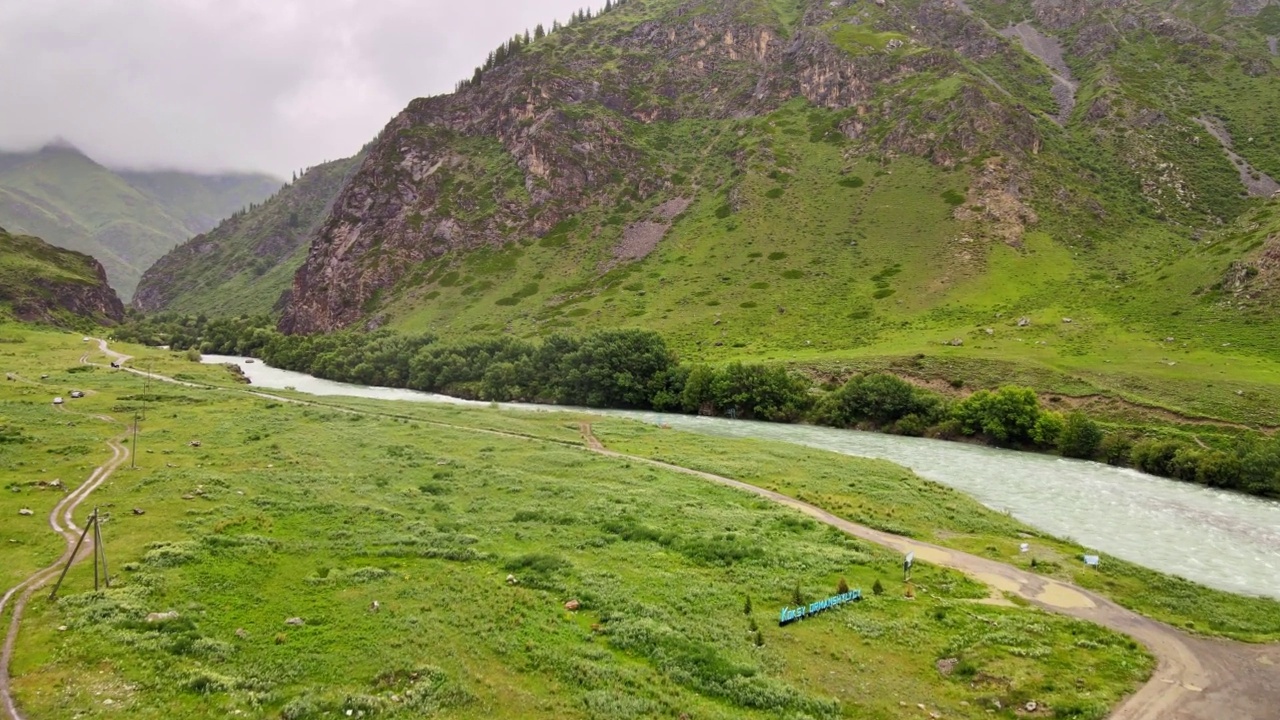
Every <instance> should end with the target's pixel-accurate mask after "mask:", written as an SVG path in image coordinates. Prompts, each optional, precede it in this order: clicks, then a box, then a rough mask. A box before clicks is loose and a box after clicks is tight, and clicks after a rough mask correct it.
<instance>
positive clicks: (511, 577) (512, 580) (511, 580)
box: [507, 575, 520, 585]
mask: <svg viewBox="0 0 1280 720" xmlns="http://www.w3.org/2000/svg"><path fill="white" fill-rule="evenodd" d="M507 584H508V585H519V584H520V581H519V580H517V579H516V576H515V575H508V576H507Z"/></svg>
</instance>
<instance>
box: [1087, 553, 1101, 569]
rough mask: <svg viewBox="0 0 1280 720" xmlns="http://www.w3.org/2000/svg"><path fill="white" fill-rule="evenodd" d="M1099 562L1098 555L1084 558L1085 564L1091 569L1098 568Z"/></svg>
mask: <svg viewBox="0 0 1280 720" xmlns="http://www.w3.org/2000/svg"><path fill="white" fill-rule="evenodd" d="M1099 560H1100V558H1099V557H1098V556H1097V555H1085V556H1084V564H1085V565H1088V566H1089V567H1098V561H1099Z"/></svg>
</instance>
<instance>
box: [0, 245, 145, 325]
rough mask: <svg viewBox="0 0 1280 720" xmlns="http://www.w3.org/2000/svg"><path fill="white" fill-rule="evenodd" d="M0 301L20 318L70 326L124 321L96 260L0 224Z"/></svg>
mask: <svg viewBox="0 0 1280 720" xmlns="http://www.w3.org/2000/svg"><path fill="white" fill-rule="evenodd" d="M0 306H8V309H9V311H10V312H11V313H12V315H13V317H15V318H17V319H18V320H21V321H23V322H32V323H41V324H49V325H58V326H72V325H79V324H82V321H85V320H89V321H92V322H95V323H99V324H104V325H110V324H115V323H119V322H123V321H124V304H123V303H122V302H120V298H119V297H118V296H117V295H116V293H115V291H114V290H112V289H111V286H110V285H108V284H107V273H106V270H104V269H103V267H102V263H99V262H98V261H97V260H94V259H93V258H91V257H89V256H88V255H84V254H82V253H78V252H73V251H71V250H63V249H61V248H56V247H54V246H52V245H49V244H48V243H46V242H44V241H43V240H40V239H39V238H33V237H26V236H20V235H17V236H15V235H10V234H9V233H8V232H7V231H5V230H4V229H3V228H0Z"/></svg>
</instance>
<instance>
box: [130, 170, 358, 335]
mask: <svg viewBox="0 0 1280 720" xmlns="http://www.w3.org/2000/svg"><path fill="white" fill-rule="evenodd" d="M357 164H358V160H357V159H355V158H349V159H346V160H337V161H334V162H330V163H325V164H323V165H319V166H316V167H314V168H311V169H310V170H308V171H306V172H305V173H303V174H302V176H301V177H299V178H298V179H297V180H296V181H295V182H293V183H292V184H289V185H286V186H285V187H284V188H283V189H282V190H281V191H280V192H279V193H277V194H275V195H274V196H272V197H271V198H269V199H268V200H267V201H266V202H264V203H263V204H262V205H261V206H260V207H257V208H255V209H253V210H252V211H249V212H247V213H246V212H236V213H234V214H232V215H231V216H230V217H229V218H228V219H227V220H225V221H223V222H222V223H220V224H219V225H218V226H217V227H216V228H214V229H213V230H211V231H209V232H208V233H206V234H203V235H198V236H196V237H195V238H192V239H191V240H189V241H187V242H185V243H183V244H182V245H179V246H178V247H176V248H174V249H173V250H171V251H169V252H168V253H167V254H166V255H165V256H164V257H163V258H161V259H160V260H158V261H157V262H156V264H155V265H153V266H151V267H150V268H148V269H147V271H146V272H145V273H144V274H143V276H142V279H141V280H140V281H139V284H138V289H137V292H136V294H135V295H134V298H133V305H134V307H137V308H138V309H140V310H143V311H145V312H158V311H170V312H182V313H208V314H211V315H240V314H243V313H249V314H252V315H259V314H268V313H271V312H273V311H276V312H278V310H279V307H280V306H281V304H282V302H283V299H282V297H281V296H282V295H283V294H284V293H285V292H286V291H287V290H288V289H289V285H290V284H291V283H292V281H293V274H294V272H296V271H297V269H298V267H299V266H300V265H302V261H303V260H304V259H305V258H306V253H307V248H308V241H309V240H310V238H311V235H312V233H313V232H314V231H315V229H316V227H318V226H319V224H320V222H321V221H322V220H323V219H324V216H325V213H327V212H328V210H329V207H330V205H331V204H332V203H333V199H334V198H335V197H336V196H337V194H338V192H339V191H340V190H341V189H342V186H343V184H344V183H345V182H346V180H347V178H348V176H349V175H350V173H351V172H352V170H353V169H354V168H355V167H356V166H357Z"/></svg>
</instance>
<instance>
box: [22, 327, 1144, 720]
mask: <svg viewBox="0 0 1280 720" xmlns="http://www.w3.org/2000/svg"><path fill="white" fill-rule="evenodd" d="M4 334H5V336H6V337H10V338H11V340H12V342H11V344H8V345H5V346H4V347H2V348H0V362H2V363H3V364H4V365H5V369H6V370H13V371H18V372H19V373H21V374H22V375H23V376H34V372H35V371H36V370H37V369H39V368H45V369H46V371H47V368H55V369H56V368H66V370H63V371H58V370H54V372H52V373H51V376H50V378H49V379H48V380H47V381H46V382H44V383H40V384H38V385H25V384H24V385H16V384H6V385H5V386H4V387H3V388H0V413H2V417H3V420H2V421H0V424H3V425H4V426H6V427H9V426H16V427H19V428H21V429H22V433H21V437H20V438H19V440H18V441H17V442H14V443H9V444H7V445H6V446H5V447H6V452H5V455H4V456H2V458H0V462H2V463H4V464H5V466H6V467H8V468H10V469H17V468H21V467H26V466H28V465H29V464H30V463H32V462H35V461H36V460H37V456H38V458H39V461H40V463H41V466H42V467H44V468H46V469H47V470H48V473H46V474H47V475H49V476H50V477H59V478H61V479H62V480H63V481H64V482H66V483H68V484H69V485H72V486H74V485H75V484H76V483H78V482H79V481H81V480H82V479H83V478H84V477H87V476H88V473H89V471H90V467H91V466H92V465H93V464H94V463H95V462H96V461H98V460H101V459H105V457H106V455H107V453H106V448H105V445H104V443H103V440H104V439H105V438H107V437H111V436H112V435H118V434H122V433H123V431H124V426H123V425H120V424H114V423H102V422H98V421H93V420H91V419H90V418H89V417H88V416H89V415H95V414H101V413H106V414H109V415H114V416H120V415H124V414H129V413H132V411H133V410H134V409H135V408H136V407H138V406H139V405H140V403H142V402H143V401H144V398H143V396H142V395H141V394H140V393H141V383H142V380H141V379H140V378H138V377H137V376H133V375H128V374H125V373H112V372H109V371H104V370H91V371H88V372H80V371H75V370H76V368H77V362H76V359H77V358H78V357H79V356H80V354H82V353H83V352H84V348H83V344H82V343H80V342H79V338H71V337H66V336H51V335H46V334H36V333H26V332H23V331H19V330H15V329H12V328H6V329H5V331H4ZM157 360H158V363H159V364H158V368H159V369H161V370H162V371H164V372H169V373H175V372H176V373H183V374H185V373H191V374H194V376H196V377H206V376H209V374H210V373H222V378H224V379H228V376H226V375H225V371H222V370H221V369H219V368H213V367H204V366H191V365H187V366H184V365H182V364H179V363H178V362H177V361H176V360H175V359H174V358H173V356H170V355H168V354H163V355H160V356H159V357H157ZM187 368H189V369H187ZM184 370H185V372H184ZM72 371H75V372H72ZM72 385H74V386H75V387H78V388H82V389H85V390H89V391H90V393H89V396H88V397H87V398H85V399H83V400H77V401H75V403H73V404H72V405H71V406H69V407H67V408H66V409H65V410H62V411H59V410H56V409H54V408H53V407H52V406H50V405H49V404H48V396H49V395H50V393H52V392H60V391H61V390H59V389H60V388H63V387H68V386H72ZM145 402H146V403H147V408H148V410H147V417H148V419H147V421H145V422H144V423H143V424H142V426H141V433H140V436H139V441H138V442H139V445H138V447H139V448H140V451H141V454H140V455H139V456H138V468H137V469H136V470H133V469H128V468H123V469H121V470H120V471H118V472H117V474H116V475H115V476H114V477H113V478H112V479H111V480H110V482H109V483H108V484H107V485H105V486H104V487H103V488H102V489H100V490H99V491H98V493H99V494H98V495H97V497H96V500H95V502H96V504H99V505H100V506H101V507H103V508H109V509H110V510H109V511H110V513H111V515H110V520H109V521H108V522H107V523H105V524H104V526H103V533H104V536H105V537H106V542H107V543H108V548H109V552H110V553H111V559H112V567H113V568H114V569H115V573H116V574H115V576H114V577H115V582H114V586H113V588H112V589H111V590H107V591H105V592H101V593H94V592H90V591H89V590H88V589H87V588H88V587H92V571H91V569H90V568H89V567H87V566H84V565H81V566H79V567H77V568H75V569H74V570H73V571H72V572H71V574H70V575H69V577H68V580H67V583H66V585H65V587H64V591H63V598H62V599H61V600H60V601H59V602H57V603H43V602H38V603H33V604H32V605H31V606H30V608H29V609H28V613H29V614H28V615H27V617H26V619H25V620H24V624H23V628H24V630H23V633H22V634H21V636H20V640H19V645H18V649H17V653H16V656H15V665H14V668H13V675H14V682H13V686H14V689H15V691H16V694H17V698H18V701H19V703H20V706H21V707H22V709H23V710H24V711H25V712H26V713H29V714H31V715H33V716H39V717H45V718H64V717H65V718H71V717H74V716H76V715H77V714H82V713H83V710H84V708H85V707H86V705H91V706H93V707H102V706H103V702H104V700H106V699H110V700H111V701H112V702H111V705H113V706H115V707H117V708H121V709H124V710H126V711H127V712H128V713H129V714H130V715H131V716H133V717H140V718H159V717H163V716H166V715H168V716H172V715H174V714H178V715H181V716H183V717H223V716H225V715H228V714H236V715H238V714H246V715H249V716H273V717H274V716H281V717H288V718H311V717H324V716H325V715H326V714H327V715H328V716H331V717H332V716H341V715H345V713H346V712H347V711H351V712H352V713H353V715H354V714H355V713H357V712H360V711H363V712H365V713H366V715H368V714H373V713H377V714H379V715H380V716H383V717H421V716H422V715H423V714H424V713H438V714H440V715H442V716H447V717H456V718H473V717H474V718H478V717H495V716H496V717H525V718H542V717H548V718H550V717H556V718H566V717H568V718H611V719H612V718H620V717H646V716H653V715H659V716H667V715H671V716H675V715H679V714H685V715H687V716H688V717H690V718H701V719H709V718H767V717H795V716H799V715H801V714H803V715H805V716H808V717H814V718H835V717H844V716H850V715H853V716H858V717H871V718H875V717H882V718H892V717H902V716H903V715H902V710H901V706H900V704H899V703H900V702H902V701H903V699H904V698H905V699H906V700H910V703H911V707H912V709H913V711H914V706H915V704H916V703H922V704H925V705H926V706H927V707H928V708H929V709H930V710H931V711H934V712H939V713H941V714H943V715H944V716H946V717H952V718H985V717H991V716H992V714H991V713H990V712H989V711H990V710H993V709H994V708H996V707H997V706H996V704H995V701H996V700H998V701H999V702H1000V706H1001V707H1003V708H1005V709H1006V710H1003V711H1002V712H1004V713H1005V715H996V716H997V717H1001V716H1009V717H1012V715H1010V714H1009V711H1008V710H1007V708H1011V707H1014V706H1019V705H1021V704H1022V703H1025V702H1026V701H1027V700H1029V699H1036V700H1037V701H1038V702H1040V703H1042V704H1047V706H1048V707H1050V708H1057V709H1059V710H1060V711H1061V712H1062V714H1063V715H1064V716H1067V717H1081V718H1101V717H1104V716H1105V714H1106V712H1107V710H1108V708H1109V707H1110V706H1111V705H1112V704H1113V703H1114V702H1116V701H1117V700H1118V699H1119V698H1120V697H1121V696H1122V695H1123V694H1124V693H1126V692H1127V691H1128V690H1130V689H1131V688H1132V687H1134V686H1135V685H1136V684H1137V683H1138V682H1141V681H1142V680H1143V679H1145V677H1146V676H1147V675H1148V674H1149V672H1150V668H1151V660H1150V659H1149V658H1148V657H1146V655H1145V654H1144V653H1143V652H1142V651H1141V650H1140V649H1138V648H1137V647H1136V646H1135V645H1134V644H1133V643H1132V642H1130V641H1129V640H1127V639H1125V638H1122V637H1119V636H1117V635H1115V634H1112V633H1110V632H1106V631H1102V630H1100V629H1098V628H1096V627H1093V626H1090V625H1088V624H1087V623H1083V622H1078V621H1073V620H1068V619H1064V618H1062V617H1058V616H1052V615H1047V614H1045V613H1042V612H1040V611H1037V610H1033V609H1029V608H1026V607H1017V606H1013V605H1010V604H986V603H982V602H978V601H981V600H984V599H985V598H987V597H988V590H987V589H986V588H984V587H981V586H979V585H977V584H975V583H973V582H972V581H969V580H967V579H965V578H963V577H961V576H958V575H956V574H954V573H951V572H946V571H941V570H938V569H936V568H932V567H929V566H927V565H921V566H920V567H919V568H918V569H917V571H916V573H915V583H916V588H917V592H916V597H915V599H911V600H908V599H906V598H904V597H903V592H904V589H903V587H902V585H901V583H900V581H897V580H895V577H896V576H897V575H898V573H899V572H900V565H899V562H900V558H898V557H897V556H896V555H894V554H892V553H886V552H883V551H881V550H878V549H876V548H874V547H872V546H869V545H866V544H864V543H861V542H858V541H855V540H852V539H849V538H847V537H843V536H841V535H839V534H837V533H833V532H831V531H828V530H826V529H823V528H821V527H819V526H818V525H816V524H815V523H813V522H812V521H810V520H808V519H807V518H804V517H803V516H801V515H799V514H797V513H793V512H790V511H787V510H783V509H780V508H776V507H773V506H771V505H769V504H767V503H764V502H762V501H761V500H759V499H756V498H753V497H751V496H748V495H745V494H741V493H738V492H736V491H733V490H729V489H725V488H722V487H719V486H716V485H713V484H710V483H705V482H702V481H700V480H697V479H694V478H690V477H688V476H684V475H678V474H674V473H669V472H666V471H661V470H656V469H637V468H636V467H634V466H632V465H631V464H630V463H627V462H625V461H621V460H614V459H608V458H604V457H599V456H596V455H594V454H591V453H588V452H585V451H583V450H582V449H580V448H575V447H572V443H575V442H576V441H577V440H578V424H577V418H574V417H570V416H556V415H546V414H537V415H531V416H509V415H505V414H501V413H495V412H484V411H482V412H476V411H458V410H452V409H447V408H441V409H434V408H422V407H412V408H406V407H403V406H398V405H395V404H386V403H367V402H362V403H358V405H359V406H360V408H361V411H360V412H359V413H350V412H343V411H341V410H339V409H336V408H335V409H328V408H321V407H304V406H299V405H293V404H282V403H277V402H271V401H267V400H263V399H261V398H254V397H251V396H249V395H247V394H241V393H238V392H230V391H218V390H200V389H194V388H176V387H170V386H154V385H153V387H152V388H151V391H150V393H149V394H148V395H147V396H146V397H145ZM67 412H70V413H73V414H74V415H75V416H76V417H77V418H81V417H83V419H82V420H78V421H77V422H75V423H72V424H68V423H67V422H66V418H67V415H66V413H67ZM401 412H403V413H408V415H404V416H401V417H396V415H398V414H399V413H401ZM440 421H444V422H446V423H449V424H451V425H454V427H442V426H440V425H438V424H436V423H437V422H440ZM613 427H614V428H616V429H615V430H611V431H610V432H611V433H613V432H620V433H627V432H629V431H630V426H627V425H623V424H619V425H616V426H613ZM490 428H498V429H503V430H507V431H514V432H517V433H520V434H524V435H528V436H532V437H531V438H530V439H521V438H514V437H501V436H495V435H493V434H491V433H488V432H486V430H488V429H490ZM192 440H200V446H199V447H193V446H192V443H191V441H192ZM566 443H568V444H566ZM442 448H443V449H442ZM830 461H831V462H838V463H839V464H840V472H841V476H842V477H845V478H856V481H855V485H856V486H857V487H858V488H861V490H859V489H856V488H854V489H850V490H848V491H849V492H865V497H866V499H868V500H869V501H871V502H873V503H876V504H878V503H879V502H880V501H879V500H878V499H876V498H878V493H879V492H881V491H882V490H883V489H884V488H888V487H905V488H906V489H907V490H906V492H904V493H902V495H901V497H902V498H904V499H909V502H910V505H911V508H912V510H913V511H915V510H921V509H922V508H923V506H924V502H925V501H924V500H922V498H936V497H938V496H939V495H942V496H945V497H946V498H947V502H948V503H949V504H950V505H951V507H953V508H954V512H953V513H951V514H950V516H949V517H948V518H947V519H946V520H945V522H946V524H947V527H948V528H951V527H957V526H960V525H963V526H965V527H967V528H968V529H969V530H971V531H975V532H989V533H992V534H1005V533H1008V534H1009V538H1010V542H1014V541H1015V540H1016V539H1017V538H1018V535H1017V533H1018V532H1020V531H1021V530H1023V528H1021V527H1020V526H1018V525H1017V524H1016V523H1013V522H1011V521H1009V520H1008V519H1007V518H1005V517H1004V516H1001V515H999V514H997V513H993V512H991V511H989V510H986V509H984V508H982V507H981V506H980V505H978V504H977V503H975V502H972V501H970V500H967V499H965V498H963V497H961V496H958V495H956V494H955V493H952V492H950V491H946V490H944V489H942V488H939V487H937V486H933V485H931V484H929V483H926V482H923V481H921V480H919V479H918V478H915V477H914V476H911V475H909V474H904V473H903V471H902V470H901V469H898V468H894V467H892V466H889V465H887V464H884V463H878V462H869V461H859V460H855V459H849V458H843V459H837V458H835V457H834V456H832V458H831V459H830ZM56 500H57V494H56V493H53V492H50V491H48V490H47V489H42V487H41V486H40V485H39V484H37V483H36V482H34V481H27V480H21V479H16V478H15V480H14V481H13V482H12V483H10V487H7V488H6V492H4V493H3V496H2V497H0V512H4V513H5V514H6V516H12V517H19V516H18V515H17V512H16V510H17V508H19V507H31V508H33V509H34V510H35V511H36V514H35V515H34V516H32V517H30V518H27V520H29V521H30V522H22V523H17V524H14V526H13V527H12V528H10V530H9V536H10V538H11V539H14V540H17V541H18V542H17V543H16V546H17V547H18V548H20V552H19V553H17V554H14V562H12V563H7V564H6V565H5V567H4V570H3V572H4V573H5V574H7V575H8V576H9V579H10V581H12V580H15V579H17V578H20V577H22V576H23V574H24V573H25V572H29V571H30V570H32V569H34V568H35V567H38V566H40V565H42V564H44V563H46V562H48V561H49V558H51V557H52V556H54V555H56V553H57V550H56V549H55V548H54V543H52V542H51V541H50V540H49V537H50V536H51V535H52V534H51V533H49V532H48V530H47V528H45V527H44V523H43V522H42V521H41V518H42V516H43V515H44V514H45V513H46V512H47V511H48V510H49V508H50V507H52V504H53V503H54V502H56ZM132 508H139V509H141V510H143V511H145V514H141V515H139V514H134V513H132V512H130V509H132ZM78 517H83V512H82V513H79V514H78ZM508 575H511V576H513V577H514V578H515V580H516V581H517V582H516V583H514V584H513V583H509V582H508V581H507V580H506V578H507V576H508ZM841 578H845V579H846V580H847V581H848V583H849V585H850V586H851V587H854V588H859V587H860V588H863V589H864V591H866V592H867V595H868V598H867V599H866V600H865V601H863V602H862V603H861V604H858V605H854V606H849V607H846V608H843V609H840V610H833V611H829V612H827V613H826V614H824V615H821V616H818V617H815V618H813V619H811V620H806V621H805V622H803V623H801V624H798V625H794V626H788V627H786V628H779V627H778V626H777V622H776V618H777V613H778V610H779V609H780V608H781V607H782V606H784V605H786V604H788V603H794V600H795V598H794V595H795V594H796V593H797V592H798V593H800V594H801V595H803V596H806V597H825V596H827V595H828V594H833V593H834V592H835V589H836V587H837V584H838V582H839V580H840V579H841ZM877 581H880V582H881V584H882V585H883V586H884V587H885V588H886V590H885V593H884V594H883V595H875V594H873V593H871V592H870V588H871V587H872V586H873V585H875V583H876V582H877ZM926 588H927V591H926ZM748 597H750V600H751V602H750V608H746V607H745V606H746V605H747V598H748ZM569 600H577V601H579V603H580V609H579V610H577V611H576V612H572V611H568V610H566V608H565V603H566V602H567V601H569ZM375 601H376V606H375ZM170 611H172V612H173V613H174V615H173V616H171V617H169V618H168V619H163V620H160V621H153V622H147V621H146V620H145V618H146V617H147V615H148V614H149V613H166V612H170ZM290 618H300V619H301V623H300V624H289V623H286V620H288V619H290ZM59 628H65V629H63V630H60V629H59ZM869 658H875V662H869V661H868V659H869ZM949 658H954V659H956V660H957V661H959V663H960V666H959V667H960V669H958V670H957V671H956V672H955V673H954V674H951V675H947V674H944V673H940V672H938V669H937V667H936V665H935V663H936V662H937V661H938V660H941V659H949ZM819 659H820V660H821V661H820V662H819V661H818V660H819ZM90 668H92V671H90ZM1063 677H1069V678H1072V682H1061V680H1060V679H1061V678H1063ZM1076 678H1079V680H1078V681H1077V680H1075V679H1076Z"/></svg>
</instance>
